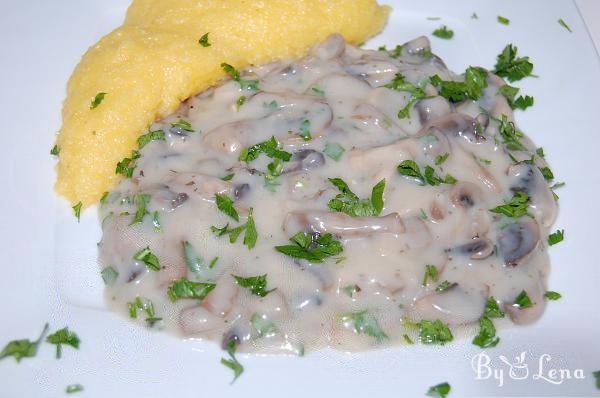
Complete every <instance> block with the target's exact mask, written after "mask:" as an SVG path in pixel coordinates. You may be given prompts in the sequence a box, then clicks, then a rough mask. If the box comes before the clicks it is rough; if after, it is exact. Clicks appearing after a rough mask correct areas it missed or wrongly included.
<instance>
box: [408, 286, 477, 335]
mask: <svg viewBox="0 0 600 398" xmlns="http://www.w3.org/2000/svg"><path fill="white" fill-rule="evenodd" d="M485 301H486V297H485V296H484V295H483V294H481V292H472V291H465V290H463V289H462V288H461V287H460V285H459V284H455V285H454V286H452V287H449V288H448V289H446V290H444V291H442V292H441V293H432V294H428V295H427V296H424V297H422V298H420V299H418V300H417V301H415V303H414V304H413V306H412V307H411V308H410V310H409V317H410V318H411V319H416V320H420V319H439V320H441V321H442V322H444V323H446V324H448V325H451V326H458V325H466V324H469V323H473V322H476V321H477V320H478V319H479V318H480V317H481V313H482V309H483V308H484V307H485Z"/></svg>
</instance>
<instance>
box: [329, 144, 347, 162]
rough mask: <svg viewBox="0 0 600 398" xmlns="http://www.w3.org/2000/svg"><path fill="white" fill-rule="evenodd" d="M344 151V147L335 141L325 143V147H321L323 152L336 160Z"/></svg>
mask: <svg viewBox="0 0 600 398" xmlns="http://www.w3.org/2000/svg"><path fill="white" fill-rule="evenodd" d="M345 151H346V150H345V149H344V147H343V146H341V145H340V144H337V143H332V144H329V143H328V144H325V149H323V153H324V154H325V155H327V156H329V157H330V158H331V159H333V160H335V161H336V162H337V161H339V160H340V159H341V157H342V155H343V154H344V152H345Z"/></svg>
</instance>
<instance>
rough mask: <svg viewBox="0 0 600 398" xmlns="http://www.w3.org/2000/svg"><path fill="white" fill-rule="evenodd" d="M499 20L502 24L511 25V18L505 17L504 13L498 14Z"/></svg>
mask: <svg viewBox="0 0 600 398" xmlns="http://www.w3.org/2000/svg"><path fill="white" fill-rule="evenodd" d="M498 22H499V23H501V24H502V25H509V24H510V19H508V18H504V17H503V16H502V15H498Z"/></svg>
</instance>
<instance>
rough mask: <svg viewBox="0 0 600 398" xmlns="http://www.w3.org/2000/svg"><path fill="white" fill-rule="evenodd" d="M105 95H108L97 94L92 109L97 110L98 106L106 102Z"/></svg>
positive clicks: (91, 104) (91, 105)
mask: <svg viewBox="0 0 600 398" xmlns="http://www.w3.org/2000/svg"><path fill="white" fill-rule="evenodd" d="M105 95H106V93H98V94H96V96H95V97H94V99H93V100H92V102H91V103H90V109H95V108H96V107H97V106H98V105H100V104H101V103H102V101H104V96H105Z"/></svg>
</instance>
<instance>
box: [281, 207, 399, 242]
mask: <svg viewBox="0 0 600 398" xmlns="http://www.w3.org/2000/svg"><path fill="white" fill-rule="evenodd" d="M283 229H284V231H286V232H289V233H296V232H298V231H310V232H318V233H332V234H334V235H337V236H342V237H365V236H370V235H371V234H374V233H388V234H396V235H398V234H403V233H404V232H405V231H406V229H405V227H404V223H403V222H402V219H401V218H400V215H399V214H398V213H390V214H388V215H387V216H383V217H350V216H348V215H346V214H344V213H332V212H329V211H321V210H313V211H306V212H292V213H288V214H287V216H286V217H285V221H284V226H283Z"/></svg>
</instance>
